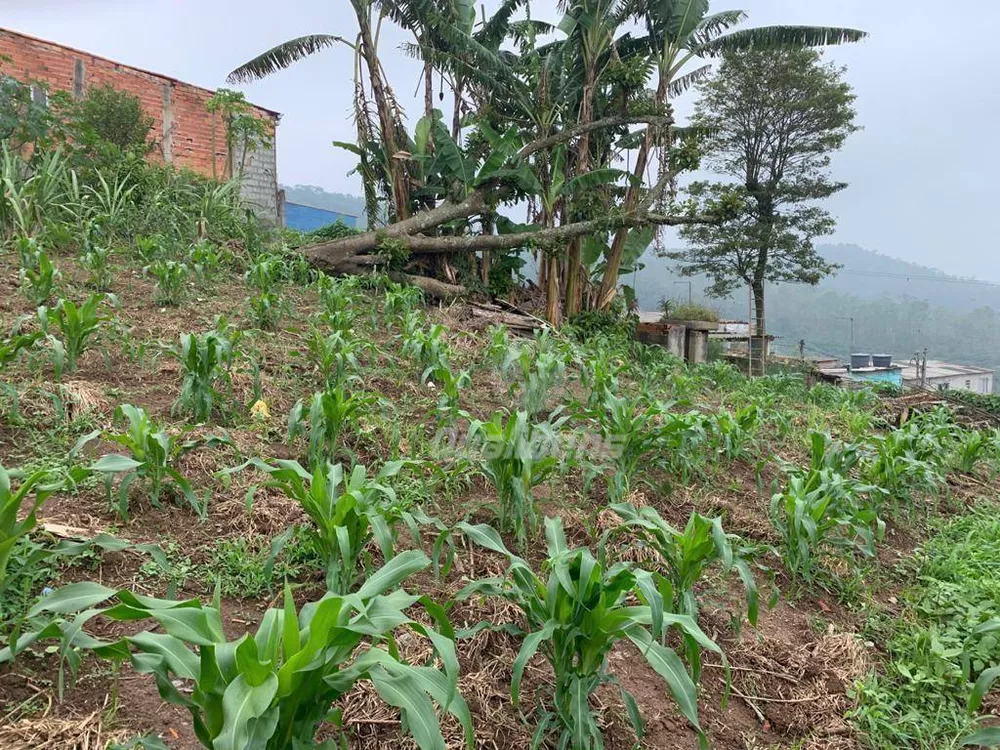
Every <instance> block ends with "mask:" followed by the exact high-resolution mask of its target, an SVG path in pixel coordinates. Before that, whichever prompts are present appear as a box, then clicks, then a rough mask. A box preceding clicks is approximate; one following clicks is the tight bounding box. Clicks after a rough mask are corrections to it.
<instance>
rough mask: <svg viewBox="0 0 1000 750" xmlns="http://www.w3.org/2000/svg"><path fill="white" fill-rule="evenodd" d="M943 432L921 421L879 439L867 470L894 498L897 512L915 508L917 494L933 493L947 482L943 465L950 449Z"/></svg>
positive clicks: (878, 484) (874, 443) (874, 482)
mask: <svg viewBox="0 0 1000 750" xmlns="http://www.w3.org/2000/svg"><path fill="white" fill-rule="evenodd" d="M942 437H943V435H942V434H941V433H940V432H937V431H934V430H929V431H925V430H924V429H923V426H922V425H921V424H920V423H919V422H918V421H911V422H909V423H907V424H906V425H904V426H902V427H900V428H899V429H896V430H893V431H892V432H890V433H888V434H886V435H881V436H878V437H876V438H875V439H874V441H873V448H874V450H873V451H872V455H871V456H870V457H869V458H868V460H867V461H866V462H865V466H864V468H863V471H864V474H865V478H866V479H867V481H868V482H869V483H871V484H873V485H876V486H878V487H880V488H882V489H883V490H884V491H885V494H886V495H887V496H888V497H889V498H891V499H892V502H893V504H894V510H895V511H899V510H900V508H901V506H902V507H903V508H905V509H912V508H913V496H914V493H917V492H933V491H935V490H936V489H937V488H938V487H940V486H941V484H942V483H943V482H944V477H943V475H942V473H941V470H942V464H943V462H944V459H945V457H946V455H947V452H948V449H949V447H948V446H947V445H945V444H944V443H943V440H942Z"/></svg>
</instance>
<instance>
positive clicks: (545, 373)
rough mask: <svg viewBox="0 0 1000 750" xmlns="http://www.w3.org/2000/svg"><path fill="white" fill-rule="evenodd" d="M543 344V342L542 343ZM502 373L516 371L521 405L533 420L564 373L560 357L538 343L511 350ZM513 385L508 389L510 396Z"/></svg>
mask: <svg viewBox="0 0 1000 750" xmlns="http://www.w3.org/2000/svg"><path fill="white" fill-rule="evenodd" d="M543 341H545V339H543ZM510 360H511V361H509V362H508V364H507V367H506V368H505V369H510V367H511V365H515V366H516V367H517V368H518V370H520V376H521V377H520V382H521V405H522V408H523V409H524V410H525V411H527V412H528V414H529V415H531V416H532V417H534V416H535V415H537V414H539V413H540V412H541V411H543V410H544V409H545V405H546V403H547V401H548V397H549V394H550V393H551V392H552V389H553V388H555V387H556V385H558V384H559V383H560V382H561V381H562V378H563V375H564V374H565V372H566V362H565V359H564V357H563V356H562V355H561V354H560V353H558V352H555V351H552V350H551V349H550V348H549V347H543V346H542V345H541V344H539V343H538V342H536V343H535V345H534V346H529V345H523V346H520V347H517V348H516V349H512V351H511V355H510ZM515 388H516V383H514V382H512V383H511V385H510V393H511V395H513V393H514V390H515Z"/></svg>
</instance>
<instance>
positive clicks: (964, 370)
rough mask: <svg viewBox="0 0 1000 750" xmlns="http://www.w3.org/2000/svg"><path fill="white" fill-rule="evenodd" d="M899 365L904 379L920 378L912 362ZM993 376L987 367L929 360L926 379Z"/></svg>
mask: <svg viewBox="0 0 1000 750" xmlns="http://www.w3.org/2000/svg"><path fill="white" fill-rule="evenodd" d="M899 365H900V367H902V368H903V378H904V379H905V380H916V379H917V378H918V377H919V376H918V375H917V366H916V365H915V364H913V363H912V362H910V363H907V364H903V363H902V362H900V363H899ZM992 374H993V370H990V369H988V368H986V367H976V366H975V365H956V364H952V363H950V362H942V361H941V360H939V359H928V360H927V372H926V377H927V379H928V380H933V379H935V378H954V377H959V376H961V375H992Z"/></svg>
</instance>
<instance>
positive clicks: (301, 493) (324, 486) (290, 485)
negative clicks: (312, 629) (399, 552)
mask: <svg viewBox="0 0 1000 750" xmlns="http://www.w3.org/2000/svg"><path fill="white" fill-rule="evenodd" d="M249 465H251V466H254V467H255V468H257V469H259V470H260V471H263V472H264V473H266V474H268V476H269V477H270V479H268V481H267V482H265V483H264V484H263V485H262V486H264V487H275V488H277V489H280V490H281V491H282V492H283V493H284V494H285V495H286V496H287V497H288V498H289V499H291V500H295V501H296V502H297V503H299V504H300V505H301V506H302V509H303V510H304V511H305V513H306V515H307V516H309V520H310V521H311V522H312V528H311V529H309V530H308V531H309V532H311V533H312V534H313V535H314V537H315V546H316V549H317V550H318V552H319V555H320V557H322V559H323V563H324V567H325V572H326V586H327V589H328V590H330V591H333V592H336V593H338V594H348V593H350V592H352V591H354V590H355V589H356V588H357V587H358V585H360V584H362V583H363V582H364V580H365V577H366V571H368V570H369V569H370V568H371V556H370V553H369V551H368V550H369V543H370V542H372V541H374V542H375V544H376V545H377V546H378V548H379V552H380V553H381V555H382V559H383V560H385V561H388V560H391V559H392V558H393V556H394V555H395V552H396V542H397V537H398V529H397V527H398V526H399V525H405V526H406V527H407V529H408V530H409V532H410V534H411V535H412V536H413V539H414V541H415V543H416V544H417V546H419V545H420V539H421V536H420V526H421V525H424V524H427V525H435V526H438V527H439V531H441V530H442V529H443V527H441V525H440V524H439V523H438V522H436V521H434V520H433V519H431V518H429V517H427V516H426V515H424V514H423V512H422V511H420V510H419V509H417V508H413V507H410V505H409V504H408V503H406V502H403V501H401V500H400V499H398V498H397V496H396V493H395V491H394V490H393V489H392V487H390V486H389V484H388V483H387V482H388V481H389V480H391V479H392V478H393V477H395V476H396V475H397V474H398V473H399V471H400V469H402V467H403V466H405V465H406V462H405V461H392V462H389V463H387V464H385V466H383V467H382V470H381V471H380V472H379V473H378V474H377V475H376V476H374V477H368V476H367V473H366V470H365V467H364V466H360V465H357V466H355V467H354V468H353V469H351V471H350V473H348V472H347V471H345V469H344V467H343V466H341V465H340V464H333V463H330V462H328V461H320V462H318V463H316V464H314V465H313V468H312V471H311V472H310V471H307V470H306V469H304V468H303V467H302V466H301V465H300V464H299V463H298V462H297V461H276V462H275V463H274V465H273V466H272V465H270V464H266V463H264V462H262V461H259V460H256V459H254V460H251V461H250V462H249ZM240 468H242V467H240ZM254 491H255V490H251V492H254ZM252 500H253V496H252V494H251V495H248V499H247V502H248V504H249V503H251V502H252ZM293 531H294V530H292V529H290V530H288V531H286V532H285V533H284V534H283V535H282V536H281V537H280V538H279V539H278V541H277V542H276V543H275V544H274V546H273V547H272V556H274V555H276V554H277V553H278V552H279V551H280V550H281V548H282V547H283V546H284V545H285V543H287V541H288V539H290V538H291V536H292V534H293ZM444 533H446V532H444ZM439 544H441V542H440V539H439Z"/></svg>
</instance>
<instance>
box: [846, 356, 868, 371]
mask: <svg viewBox="0 0 1000 750" xmlns="http://www.w3.org/2000/svg"><path fill="white" fill-rule="evenodd" d="M871 366H872V355H870V354H852V355H851V369H852V370H857V369H859V368H861V367H871Z"/></svg>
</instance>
